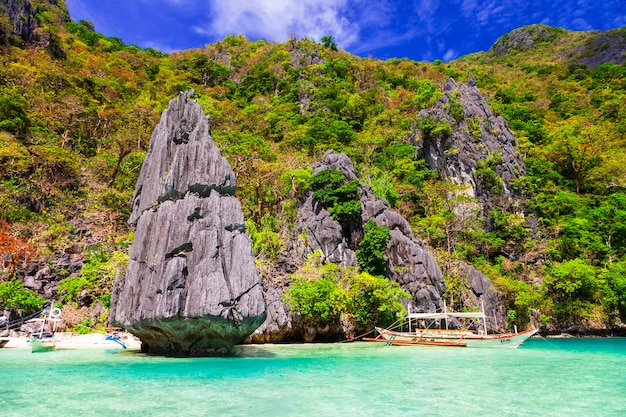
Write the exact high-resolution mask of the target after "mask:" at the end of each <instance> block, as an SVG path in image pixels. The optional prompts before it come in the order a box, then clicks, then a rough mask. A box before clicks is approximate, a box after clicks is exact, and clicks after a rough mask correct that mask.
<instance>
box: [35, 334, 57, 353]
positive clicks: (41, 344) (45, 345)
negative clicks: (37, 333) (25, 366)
mask: <svg viewBox="0 0 626 417" xmlns="http://www.w3.org/2000/svg"><path fill="white" fill-rule="evenodd" d="M56 347H57V342H56V341H55V340H45V339H38V338H36V337H32V338H31V339H30V349H31V352H33V353H34V352H49V351H51V350H54V349H56Z"/></svg>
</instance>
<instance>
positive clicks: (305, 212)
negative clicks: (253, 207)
mask: <svg viewBox="0 0 626 417" xmlns="http://www.w3.org/2000/svg"><path fill="white" fill-rule="evenodd" d="M331 168H336V169H338V170H340V171H342V172H343V173H344V175H345V177H346V179H347V180H352V179H356V178H357V174H356V170H355V169H354V166H353V165H352V162H351V161H350V159H349V158H348V157H347V156H346V155H345V154H337V153H334V152H333V151H329V152H327V153H326V154H325V155H324V159H323V161H322V162H320V163H318V164H316V165H314V166H313V172H314V173H318V172H320V171H322V170H325V169H331ZM359 190H360V196H361V198H360V199H361V219H360V221H361V224H360V225H359V226H360V227H362V224H364V223H365V222H367V221H368V220H369V219H373V220H375V221H376V223H377V224H379V225H386V226H387V227H389V230H390V234H391V240H390V241H389V243H388V246H387V249H386V251H385V259H386V261H387V276H388V278H390V279H392V280H394V281H396V282H398V283H399V284H400V286H401V287H402V288H403V289H405V290H406V291H407V292H408V293H409V294H410V295H411V298H412V304H413V306H416V307H417V308H418V309H419V310H421V311H434V310H435V309H436V308H439V307H440V306H441V294H443V292H444V291H445V284H444V281H443V275H442V273H441V270H440V269H439V267H438V266H437V263H436V262H435V259H434V258H433V256H432V254H431V253H430V252H428V250H427V248H426V247H424V245H423V244H422V243H421V242H420V241H419V240H418V239H416V238H415V236H414V235H413V232H412V231H411V228H410V226H409V223H408V222H407V221H406V219H404V218H403V217H402V216H401V215H399V214H398V213H396V212H394V211H392V210H391V209H390V207H389V205H388V203H386V202H385V201H383V200H382V199H380V198H378V197H376V196H374V193H373V192H372V190H371V189H370V188H369V187H367V186H364V185H359ZM351 232H352V233H351ZM360 237H362V234H361V235H360V236H359V233H358V232H357V233H355V231H354V230H353V231H346V230H344V228H342V225H341V224H340V223H339V222H338V221H337V220H335V219H333V218H332V216H331V214H330V213H329V212H328V210H326V209H325V208H324V207H323V205H322V204H321V203H320V202H319V201H317V200H316V199H315V198H313V193H309V194H308V195H306V196H305V197H304V199H303V200H302V201H301V203H300V205H299V208H298V217H297V220H296V224H295V226H294V228H293V230H292V236H291V238H290V239H289V240H288V245H289V247H288V249H287V251H286V253H284V254H283V257H282V259H283V261H282V264H283V266H284V270H283V272H282V274H280V273H278V274H277V275H282V276H283V277H286V276H287V274H288V273H289V272H293V271H294V270H295V269H296V268H297V267H298V266H299V265H301V264H302V262H303V261H304V259H305V258H306V257H307V256H308V255H310V254H312V253H313V252H315V251H321V253H322V255H323V260H324V262H333V263H336V264H338V265H341V266H356V265H357V258H356V255H355V249H356V248H357V247H358V239H360ZM285 281H286V280H285V279H283V280H276V279H272V280H270V279H268V280H264V282H263V285H264V291H265V293H266V296H267V297H268V299H269V298H271V299H272V301H271V304H272V305H273V307H272V312H269V313H268V317H267V320H266V321H265V323H264V324H263V326H261V327H260V328H259V329H258V330H257V331H255V333H254V334H253V335H252V336H251V338H250V339H249V341H252V342H260V341H263V342H267V341H272V342H277V341H291V340H294V339H295V340H311V339H312V338H313V337H314V336H315V333H316V332H317V333H318V334H321V335H323V336H325V337H326V338H330V339H332V332H340V331H341V328H340V327H339V326H338V327H336V328H333V327H328V328H325V329H310V328H307V327H305V326H303V325H302V324H301V323H300V322H299V321H298V318H297V317H294V316H292V315H290V313H289V309H288V307H287V306H285V305H284V303H283V302H282V299H281V297H280V295H281V294H282V293H284V290H285V288H286V287H287V285H288V284H287V283H286V282H285ZM268 302H269V301H268ZM343 337H344V335H341V334H336V335H335V340H339V339H342V338H343Z"/></svg>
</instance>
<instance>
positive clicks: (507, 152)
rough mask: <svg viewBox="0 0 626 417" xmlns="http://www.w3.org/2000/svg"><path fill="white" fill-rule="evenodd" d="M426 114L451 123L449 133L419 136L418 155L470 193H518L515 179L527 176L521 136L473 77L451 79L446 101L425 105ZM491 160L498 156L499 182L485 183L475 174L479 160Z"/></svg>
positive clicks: (495, 168) (481, 194)
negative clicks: (494, 108) (492, 105)
mask: <svg viewBox="0 0 626 417" xmlns="http://www.w3.org/2000/svg"><path fill="white" fill-rule="evenodd" d="M427 117H430V118H432V119H433V120H434V121H436V122H437V123H441V122H445V123H448V125H449V126H450V127H451V131H449V132H443V133H441V132H439V133H437V134H432V135H428V134H426V133H425V132H422V134H421V135H420V136H421V137H420V139H421V140H420V141H418V143H417V146H418V154H419V155H420V156H421V157H423V158H424V159H425V160H426V161H427V162H428V165H429V166H430V167H431V168H432V169H435V170H437V171H438V172H439V173H440V174H441V176H442V177H443V178H444V179H446V180H449V181H451V182H453V183H456V184H458V185H460V186H462V191H463V192H465V193H466V194H467V195H469V196H471V197H486V196H489V195H492V194H501V195H512V194H514V191H513V187H512V182H513V181H514V180H516V179H518V178H519V177H521V176H523V175H525V168H524V161H523V159H522V157H521V155H520V154H519V153H518V152H517V150H516V146H517V141H516V140H515V137H514V136H513V134H512V133H511V131H510V130H509V128H508V124H507V122H506V120H504V118H503V117H501V116H496V115H494V113H493V111H492V110H491V108H490V107H489V106H488V105H487V103H486V102H485V99H484V97H483V96H482V94H481V93H480V91H479V90H478V88H476V83H475V81H474V79H473V78H472V77H470V80H469V82H468V83H467V84H464V83H456V82H455V81H454V80H453V79H449V80H448V81H447V82H446V84H445V86H444V95H443V97H442V98H441V100H439V101H438V102H437V103H436V104H435V106H433V107H432V108H430V109H426V110H422V111H421V112H420V113H419V115H418V120H419V119H424V118H427ZM489 159H491V160H492V161H494V165H495V166H494V170H495V173H496V174H497V176H498V177H499V179H497V181H498V184H490V183H486V181H485V179H483V178H481V177H479V176H477V174H476V168H477V163H478V162H479V161H487V160H489ZM496 185H497V187H496Z"/></svg>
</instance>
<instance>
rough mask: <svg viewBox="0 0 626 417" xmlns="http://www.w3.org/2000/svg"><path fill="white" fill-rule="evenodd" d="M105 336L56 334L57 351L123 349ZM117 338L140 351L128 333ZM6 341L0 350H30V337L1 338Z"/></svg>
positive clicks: (94, 334)
mask: <svg viewBox="0 0 626 417" xmlns="http://www.w3.org/2000/svg"><path fill="white" fill-rule="evenodd" d="M106 337H107V334H102V333H89V334H73V333H56V334H55V337H54V340H55V341H57V347H56V349H57V350H63V349H122V350H123V349H124V348H123V347H122V346H121V345H120V344H118V343H116V342H114V341H113V340H106ZM118 338H119V339H120V340H121V341H122V342H124V344H125V345H126V348H127V349H140V348H141V341H140V340H139V339H137V338H136V337H135V336H133V335H132V334H130V333H119V334H118ZM2 339H5V340H8V342H7V343H6V344H5V345H4V347H3V348H2V349H30V337H3V338H2Z"/></svg>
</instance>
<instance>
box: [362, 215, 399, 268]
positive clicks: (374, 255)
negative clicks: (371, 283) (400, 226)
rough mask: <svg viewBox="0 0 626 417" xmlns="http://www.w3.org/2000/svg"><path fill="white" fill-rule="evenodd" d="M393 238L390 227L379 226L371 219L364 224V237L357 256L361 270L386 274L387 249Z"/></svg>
mask: <svg viewBox="0 0 626 417" xmlns="http://www.w3.org/2000/svg"><path fill="white" fill-rule="evenodd" d="M390 239H391V234H390V233H389V228H388V227H387V226H384V225H382V226H379V225H378V224H377V223H376V221H374V220H372V219H369V220H368V221H367V223H365V225H364V226H363V239H361V242H359V249H357V250H356V257H357V259H358V261H359V268H360V269H361V271H364V272H367V273H369V274H372V275H381V276H382V275H385V274H386V273H387V261H386V260H385V252H384V251H385V249H386V247H387V242H389V240H390Z"/></svg>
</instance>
